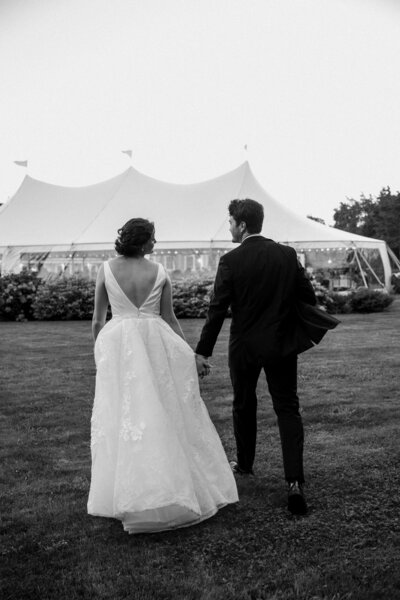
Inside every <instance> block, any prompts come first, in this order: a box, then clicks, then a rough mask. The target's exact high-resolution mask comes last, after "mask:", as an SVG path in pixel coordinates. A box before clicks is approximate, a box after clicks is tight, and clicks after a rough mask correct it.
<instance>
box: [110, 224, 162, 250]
mask: <svg viewBox="0 0 400 600" xmlns="http://www.w3.org/2000/svg"><path fill="white" fill-rule="evenodd" d="M153 232H154V223H152V222H151V221H148V220H147V219H130V220H129V221H127V222H126V223H125V225H124V226H123V227H121V229H118V238H117V239H116V240H115V249H116V251H117V252H118V254H121V255H122V256H143V246H144V244H146V243H147V242H148V241H149V239H150V238H151V236H152V234H153Z"/></svg>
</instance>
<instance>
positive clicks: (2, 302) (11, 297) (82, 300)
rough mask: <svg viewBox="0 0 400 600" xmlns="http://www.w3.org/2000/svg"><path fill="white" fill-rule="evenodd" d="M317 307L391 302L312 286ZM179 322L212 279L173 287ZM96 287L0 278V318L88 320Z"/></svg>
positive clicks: (372, 307)
mask: <svg viewBox="0 0 400 600" xmlns="http://www.w3.org/2000/svg"><path fill="white" fill-rule="evenodd" d="M313 285H314V288H315V293H316V295H317V300H318V304H319V305H320V306H321V307H323V308H324V309H325V310H326V311H327V312H329V313H346V312H360V313H369V312H380V311H382V310H384V309H385V308H387V307H388V306H389V305H390V304H391V303H392V302H393V296H390V295H389V294H387V293H385V292H381V291H374V290H368V289H360V290H357V291H355V292H351V293H349V294H346V295H344V294H338V293H334V292H329V291H328V290H327V289H326V288H324V287H323V286H321V285H320V284H317V283H315V284H313ZM172 288H173V297H174V310H175V314H176V316H177V317H178V318H180V319H182V318H204V317H205V316H206V314H207V310H208V305H209V302H210V296H211V294H212V288H213V280H212V279H209V278H208V279H192V280H189V281H188V280H186V281H179V282H178V281H174V282H173V283H172ZM94 290H95V283H94V282H93V281H87V280H86V279H82V278H79V277H71V278H63V277H61V278H59V279H56V280H50V281H47V282H44V281H42V280H40V279H39V278H37V277H36V276H35V275H34V274H31V273H21V274H18V275H6V276H4V277H0V317H1V318H3V319H8V320H13V321H26V320H28V319H36V320H42V321H51V320H68V319H74V320H81V319H91V318H92V313H93V303H94Z"/></svg>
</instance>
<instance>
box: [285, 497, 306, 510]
mask: <svg viewBox="0 0 400 600" xmlns="http://www.w3.org/2000/svg"><path fill="white" fill-rule="evenodd" d="M288 510H289V511H290V512H291V513H292V515H306V514H307V510H308V509H307V503H306V501H305V500H304V498H303V496H301V495H300V494H293V495H292V496H289V498H288Z"/></svg>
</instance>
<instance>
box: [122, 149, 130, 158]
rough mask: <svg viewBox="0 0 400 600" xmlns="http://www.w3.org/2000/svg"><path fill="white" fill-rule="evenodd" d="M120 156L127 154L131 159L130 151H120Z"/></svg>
mask: <svg viewBox="0 0 400 600" xmlns="http://www.w3.org/2000/svg"><path fill="white" fill-rule="evenodd" d="M121 152H122V154H127V155H128V156H129V157H130V158H132V150H121Z"/></svg>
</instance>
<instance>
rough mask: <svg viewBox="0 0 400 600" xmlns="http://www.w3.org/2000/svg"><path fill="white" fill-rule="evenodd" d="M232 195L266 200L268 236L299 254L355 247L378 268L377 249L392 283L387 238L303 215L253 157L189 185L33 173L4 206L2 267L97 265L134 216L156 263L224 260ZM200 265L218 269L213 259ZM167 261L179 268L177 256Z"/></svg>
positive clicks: (130, 175) (385, 279)
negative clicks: (74, 179)
mask: <svg viewBox="0 0 400 600" xmlns="http://www.w3.org/2000/svg"><path fill="white" fill-rule="evenodd" d="M233 198H253V199H254V200H257V201H258V202H261V203H262V204H263V206H264V210H265V222H264V228H263V234H264V235H265V236H266V237H270V238H272V239H274V240H276V241H278V242H281V243H284V244H289V245H291V246H293V247H295V248H296V249H297V251H298V253H299V254H300V255H302V254H303V256H306V255H307V253H310V252H312V251H314V252H321V253H322V252H326V253H327V252H331V253H332V252H334V251H335V250H336V251H337V253H339V254H340V252H342V253H343V252H346V251H347V252H348V251H349V250H350V249H355V250H358V253H355V256H357V260H358V261H360V262H362V261H363V260H365V261H366V265H367V264H368V265H369V267H370V268H372V267H371V263H370V261H369V260H368V259H367V258H366V254H365V252H364V254H363V253H362V251H363V250H364V251H369V250H371V251H374V252H375V254H376V255H377V256H378V257H379V258H380V261H379V262H380V264H381V273H382V275H381V276H379V274H378V275H377V279H381V282H382V286H383V285H385V286H386V287H387V288H389V286H390V276H391V268H390V261H389V257H388V251H387V248H386V244H385V242H384V241H382V240H375V239H371V238H367V237H362V236H358V235H355V234H351V233H348V232H345V231H340V230H338V229H334V228H331V227H328V226H325V225H322V224H320V223H317V222H315V221H312V220H310V219H308V218H306V217H302V216H299V215H297V214H296V213H295V212H293V211H291V210H290V209H288V208H286V207H284V206H283V205H282V204H280V203H279V202H277V201H276V200H274V199H273V198H271V197H270V196H269V195H268V194H267V192H266V191H265V190H264V189H263V188H262V186H261V185H260V184H259V183H258V181H257V180H256V178H255V177H254V175H253V173H252V171H251V169H250V166H249V164H248V163H247V162H245V163H243V164H242V165H240V166H239V167H238V168H236V169H235V170H233V171H230V172H229V173H226V174H224V175H221V176H219V177H216V178H215V179H211V180H208V181H205V182H201V183H195V184H189V185H180V184H172V183H166V182H163V181H158V180H156V179H153V178H151V177H148V176H146V175H144V174H142V173H140V172H138V171H137V170H136V169H134V168H133V167H130V168H129V169H127V170H126V171H124V172H123V173H121V174H120V175H117V176H116V177H113V178H112V179H109V180H107V181H103V182H101V183H97V184H94V185H89V186H85V187H64V186H58V185H52V184H49V183H46V182H43V181H38V180H36V179H33V178H32V177H30V176H29V175H27V176H26V177H25V179H24V180H23V182H22V184H21V186H20V188H19V189H18V191H17V192H16V194H15V195H14V196H13V198H11V200H10V201H9V202H8V203H7V204H5V205H4V206H3V208H2V209H0V254H2V272H3V273H6V272H18V270H20V268H21V267H22V266H26V265H28V266H30V267H31V266H32V265H34V264H35V261H36V262H38V263H40V265H41V266H43V265H44V266H50V265H55V264H57V261H58V263H59V264H60V265H62V269H64V270H66V269H67V267H70V266H71V264H72V265H74V264H75V270H76V269H77V270H79V269H81V266H82V265H83V264H86V266H87V265H89V266H91V265H92V266H93V265H95V264H96V261H97V264H98V262H99V261H100V262H101V259H104V258H105V257H107V256H109V255H110V254H111V253H112V252H113V248H114V240H115V238H116V236H117V229H118V228H119V227H121V225H122V224H123V223H125V222H126V221H127V220H128V219H130V218H132V217H144V218H148V219H150V220H152V221H154V222H155V226H156V238H157V245H156V252H157V254H156V255H155V259H156V260H161V258H162V257H164V258H163V260H164V261H166V260H167V258H168V256H169V258H171V257H173V255H182V256H183V255H187V256H189V255H193V256H194V257H195V259H196V257H198V259H199V258H200V257H201V256H203V257H205V256H208V257H209V256H210V254H213V253H214V258H215V257H216V258H218V254H221V253H222V252H225V251H227V250H229V249H230V248H232V247H233V245H232V242H231V240H230V234H229V230H228V213H227V206H228V203H229V201H230V200H232V199H233ZM360 251H361V254H360V253H359V252H360ZM325 256H326V257H327V256H328V255H327V254H326V255H325ZM157 257H158V258H157ZM321 257H322V254H321ZM85 261H86V263H85ZM320 262H321V261H320ZM328 262H329V261H328ZM182 264H183V263H182V262H181V264H180V267H179V268H181V266H182ZM185 264H187V263H185ZM190 264H191V265H194V267H196V264H200V263H196V260H195V262H194V263H190ZM201 264H202V266H204V265H205V266H209V265H210V264H211V266H212V261H211V263H210V262H207V260H204V261H203V263H201ZM321 264H322V262H321ZM79 265H81V266H79ZM96 266H97V265H96ZM166 266H167V267H168V266H170V268H174V267H175V268H176V264H175V263H174V262H173V261H171V260H170V261H169V265H168V261H167V264H166ZM178 266H179V265H178ZM361 266H364V263H363V265H361ZM81 270H82V269H81ZM361 270H363V269H361ZM372 270H373V269H372Z"/></svg>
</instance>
